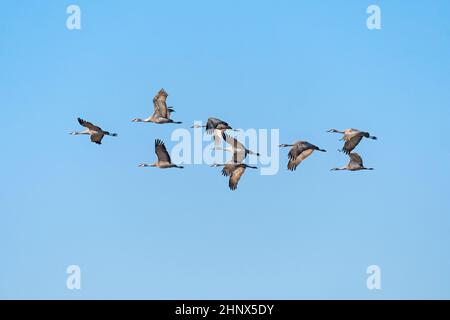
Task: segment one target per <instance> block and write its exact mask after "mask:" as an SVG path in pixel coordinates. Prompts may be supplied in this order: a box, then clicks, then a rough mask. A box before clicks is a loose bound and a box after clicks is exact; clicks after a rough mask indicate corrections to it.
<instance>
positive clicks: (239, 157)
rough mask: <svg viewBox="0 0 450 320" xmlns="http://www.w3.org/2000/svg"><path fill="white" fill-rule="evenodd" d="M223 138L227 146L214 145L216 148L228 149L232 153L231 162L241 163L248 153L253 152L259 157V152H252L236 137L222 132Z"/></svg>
mask: <svg viewBox="0 0 450 320" xmlns="http://www.w3.org/2000/svg"><path fill="white" fill-rule="evenodd" d="M223 138H224V140H225V142H226V143H228V145H229V147H225V148H222V147H215V149H216V150H224V151H229V152H231V153H232V154H233V162H235V163H241V162H242V161H244V159H245V158H246V157H247V155H249V154H253V155H256V156H258V157H259V155H260V154H259V153H257V152H253V151H252V150H249V149H247V148H246V147H245V146H244V145H243V144H242V143H240V142H239V141H238V140H237V139H236V138H233V137H232V136H229V135H227V134H226V133H225V134H223Z"/></svg>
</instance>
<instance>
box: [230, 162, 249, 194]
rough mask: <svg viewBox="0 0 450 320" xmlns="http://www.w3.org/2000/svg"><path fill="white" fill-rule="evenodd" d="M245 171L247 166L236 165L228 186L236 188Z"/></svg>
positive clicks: (232, 188)
mask: <svg viewBox="0 0 450 320" xmlns="http://www.w3.org/2000/svg"><path fill="white" fill-rule="evenodd" d="M244 172H245V167H242V166H239V167H236V168H235V169H234V170H233V172H232V173H231V176H230V180H229V181H228V187H230V189H231V190H236V189H237V186H238V183H239V180H240V179H241V177H242V175H243V174H244Z"/></svg>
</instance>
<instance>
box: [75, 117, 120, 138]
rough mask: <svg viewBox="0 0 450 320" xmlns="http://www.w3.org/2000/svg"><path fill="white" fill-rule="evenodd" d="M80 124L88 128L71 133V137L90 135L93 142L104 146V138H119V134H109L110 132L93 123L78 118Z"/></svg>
mask: <svg viewBox="0 0 450 320" xmlns="http://www.w3.org/2000/svg"><path fill="white" fill-rule="evenodd" d="M78 123H79V124H80V125H82V126H83V127H85V128H86V130H84V131H81V132H78V131H74V132H71V133H70V134H71V135H74V136H76V135H82V134H88V135H90V136H91V141H92V142H94V143H96V144H102V139H103V137H104V136H111V137H117V133H109V132H108V131H104V130H102V128H100V127H97V126H95V125H93V124H92V123H90V122H88V121H85V120H83V119H81V118H78Z"/></svg>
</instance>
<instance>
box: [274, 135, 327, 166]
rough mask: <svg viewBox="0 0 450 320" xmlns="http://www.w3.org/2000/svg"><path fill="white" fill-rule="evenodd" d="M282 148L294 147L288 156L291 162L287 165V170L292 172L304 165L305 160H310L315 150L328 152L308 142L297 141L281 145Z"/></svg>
mask: <svg viewBox="0 0 450 320" xmlns="http://www.w3.org/2000/svg"><path fill="white" fill-rule="evenodd" d="M280 147H292V148H291V150H290V151H289V154H288V158H289V162H288V165H287V168H288V170H290V171H295V170H296V169H297V166H298V165H299V164H300V163H302V161H303V160H305V159H306V158H308V157H309V156H310V155H311V154H312V153H313V152H314V151H315V150H317V151H321V152H326V150H324V149H320V148H319V147H317V146H315V145H313V144H311V143H309V142H307V141H297V142H296V143H294V144H280Z"/></svg>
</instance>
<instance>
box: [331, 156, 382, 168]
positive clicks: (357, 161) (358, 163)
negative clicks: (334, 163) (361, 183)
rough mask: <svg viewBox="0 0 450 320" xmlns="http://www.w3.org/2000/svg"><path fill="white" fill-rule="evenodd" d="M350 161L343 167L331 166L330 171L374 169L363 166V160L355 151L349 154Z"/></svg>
mask: <svg viewBox="0 0 450 320" xmlns="http://www.w3.org/2000/svg"><path fill="white" fill-rule="evenodd" d="M349 157H350V161H349V163H348V164H347V165H346V166H345V167H340V168H333V169H331V170H332V171H338V170H348V171H359V170H374V169H373V168H366V167H364V164H363V160H362V158H361V157H360V155H359V154H357V153H350V154H349Z"/></svg>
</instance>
